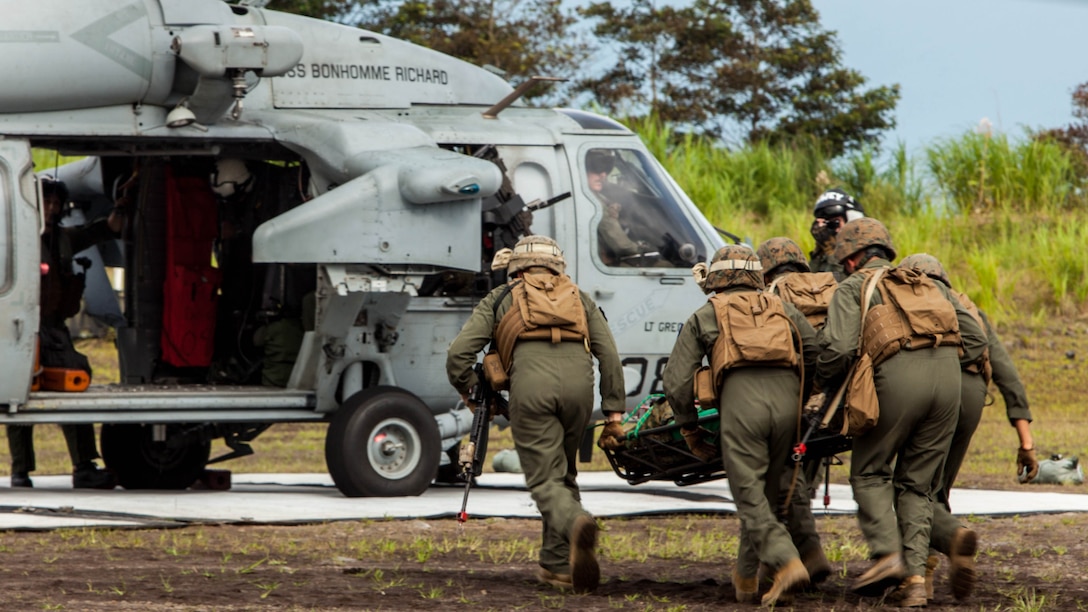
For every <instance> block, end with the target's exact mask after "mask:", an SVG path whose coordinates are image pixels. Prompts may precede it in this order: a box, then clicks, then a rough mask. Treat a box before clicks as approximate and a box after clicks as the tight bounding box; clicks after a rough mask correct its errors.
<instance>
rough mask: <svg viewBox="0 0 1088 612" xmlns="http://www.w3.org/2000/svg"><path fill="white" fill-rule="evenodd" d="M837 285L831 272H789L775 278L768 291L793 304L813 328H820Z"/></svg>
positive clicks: (825, 319) (825, 320) (824, 320)
mask: <svg viewBox="0 0 1088 612" xmlns="http://www.w3.org/2000/svg"><path fill="white" fill-rule="evenodd" d="M838 286H839V283H838V282H837V281H836V280H835V275H834V274H832V273H831V272H791V273H789V274H786V275H783V276H780V277H778V278H777V279H775V281H774V282H773V283H771V286H770V287H768V291H769V292H771V293H775V294H777V295H778V297H780V298H782V300H783V301H785V302H789V303H790V304H793V305H794V307H796V308H797V310H800V311H801V314H803V315H805V318H806V319H808V322H809V323H811V324H812V326H813V327H814V328H816V329H820V328H822V327H823V326H824V323H825V322H827V307H828V305H829V304H831V296H832V295H834V293H835V288H836V287H838Z"/></svg>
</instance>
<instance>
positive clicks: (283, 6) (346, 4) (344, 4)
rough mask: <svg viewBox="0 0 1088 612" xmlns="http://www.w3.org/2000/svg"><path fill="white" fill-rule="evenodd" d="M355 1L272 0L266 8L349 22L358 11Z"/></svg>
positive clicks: (358, 4)
mask: <svg viewBox="0 0 1088 612" xmlns="http://www.w3.org/2000/svg"><path fill="white" fill-rule="evenodd" d="M360 4H363V3H360V2H357V1H355V0H272V1H271V2H269V3H268V5H267V6H266V8H268V9H269V10H272V11H283V12H284V13H295V14H297V15H303V16H306V17H315V18H317V19H327V20H329V21H340V22H343V21H345V20H350V19H351V16H352V15H353V14H354V13H355V12H356V11H357V10H358V9H359V6H360Z"/></svg>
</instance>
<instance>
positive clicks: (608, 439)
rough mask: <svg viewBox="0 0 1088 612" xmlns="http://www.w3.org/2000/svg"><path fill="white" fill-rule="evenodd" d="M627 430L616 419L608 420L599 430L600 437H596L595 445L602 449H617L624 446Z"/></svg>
mask: <svg viewBox="0 0 1088 612" xmlns="http://www.w3.org/2000/svg"><path fill="white" fill-rule="evenodd" d="M626 439H627V432H625V431H624V430H623V425H620V424H619V422H618V421H609V422H608V423H606V424H605V426H604V429H602V430H601V437H600V438H598V439H597V446H598V447H600V448H602V449H604V450H619V449H621V448H623V447H624V441H625V440H626Z"/></svg>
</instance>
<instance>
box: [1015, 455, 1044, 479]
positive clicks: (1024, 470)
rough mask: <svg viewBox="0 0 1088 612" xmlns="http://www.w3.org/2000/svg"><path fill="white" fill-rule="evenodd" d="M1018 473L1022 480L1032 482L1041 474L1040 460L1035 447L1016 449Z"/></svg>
mask: <svg viewBox="0 0 1088 612" xmlns="http://www.w3.org/2000/svg"><path fill="white" fill-rule="evenodd" d="M1016 474H1017V476H1019V478H1020V482H1021V483H1024V482H1031V481H1032V480H1034V479H1035V477H1036V476H1038V475H1039V460H1038V459H1036V458H1035V448H1021V449H1019V450H1017V451H1016Z"/></svg>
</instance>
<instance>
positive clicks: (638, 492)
mask: <svg viewBox="0 0 1088 612" xmlns="http://www.w3.org/2000/svg"><path fill="white" fill-rule="evenodd" d="M232 480H233V486H232V488H231V490H229V491H207V490H200V491H126V490H124V489H116V490H113V491H95V490H73V489H72V488H71V478H70V477H69V476H34V486H35V488H33V489H10V488H3V487H4V486H5V485H7V479H6V478H0V529H30V530H37V529H56V528H60V527H90V526H96V527H174V526H184V525H188V524H195V523H265V524H297V523H310V522H322V521H338V520H357V519H368V518H443V517H454V516H456V515H457V513H458V512H459V511H460V510H461V499H462V496H463V494H464V488H463V487H453V486H435V487H431V488H430V489H428V490H427V491H426V492H425V493H424V494H423V495H421V496H419V497H393V498H354V499H349V498H346V497H344V496H343V495H341V494H340V492H339V491H337V490H336V488H335V487H334V486H333V484H332V479H331V478H329V476H328V475H326V474H234V475H233V478H232ZM578 481H579V485H580V486H581V488H582V502H583V504H585V506H586V508H587V509H588V510H589V511H590V512H592V513H593V514H595V515H597V516H601V517H609V516H635V515H641V516H646V515H653V514H671V513H700V514H714V513H732V512H735V511H736V506H734V504H733V501H732V497H731V495H730V492H729V484H728V482H727V481H725V480H717V481H714V482H708V483H702V484H698V485H692V486H686V487H678V486H675V485H673V484H671V483H663V482H662V483H659V482H650V483H645V484H641V485H637V486H632V485H629V484H627V482H626V481H624V480H622V479H620V478H619V477H617V476H616V475H615V474H613V473H612V472H585V473H582V474H580V475H579V477H578ZM1076 491H1079V488H1071V492H1070V493H1050V492H1035V491H1032V490H1031V489H1030V487H1025V488H1024V490H1023V491H977V490H970V489H956V490H954V491H953V492H952V504H953V510H954V511H955V513H956V514H961V515H971V514H974V515H1007V514H1033V513H1047V512H1088V495H1085V494H1079V493H1077V492H1076ZM819 493H820V495H819V496H818V497H817V499H815V500H814V501H813V509H814V510H815V511H816V514H817V515H820V514H823V513H825V512H827V513H832V514H853V513H854V512H856V510H857V506H856V504H855V503H854V501H853V498H852V497H851V494H850V487H848V486H845V485H831V504H830V506H829V507H828V508H827V509H825V508H824V507H823V500H822V496H823V488H822V487H821V489H820V491H819ZM468 514H469V517H470V519H472V518H483V517H507V518H536V517H537V516H539V514H538V513H537V511H536V507H535V505H534V504H533V501H532V499H531V498H530V497H529V492H528V490H527V489H526V487H525V481H524V477H523V476H522V475H521V474H494V473H487V474H484V475H483V476H481V477H480V478H479V479H478V485H477V486H475V487H473V489H472V493H471V494H470V496H469V501H468Z"/></svg>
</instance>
